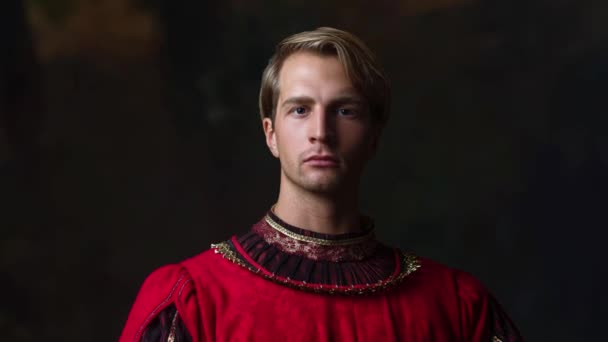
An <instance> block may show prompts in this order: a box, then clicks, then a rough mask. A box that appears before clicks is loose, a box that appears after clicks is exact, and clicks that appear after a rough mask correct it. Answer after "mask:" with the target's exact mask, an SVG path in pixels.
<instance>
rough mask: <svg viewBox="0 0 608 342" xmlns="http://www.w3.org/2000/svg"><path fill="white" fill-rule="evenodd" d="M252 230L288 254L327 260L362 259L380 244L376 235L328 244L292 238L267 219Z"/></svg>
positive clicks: (368, 255)
mask: <svg viewBox="0 0 608 342" xmlns="http://www.w3.org/2000/svg"><path fill="white" fill-rule="evenodd" d="M252 230H253V231H254V232H255V233H256V234H258V235H259V236H261V237H262V238H263V239H264V240H265V241H266V242H267V243H269V244H271V245H273V246H275V247H277V248H278V249H280V250H281V251H283V252H285V253H288V254H296V255H303V256H306V258H308V259H311V260H326V261H332V262H344V261H360V260H364V259H366V258H368V257H370V256H371V255H372V254H373V253H374V251H375V250H376V247H377V245H378V243H377V241H376V240H375V239H374V236H373V235H371V236H370V238H369V239H367V240H365V241H363V242H362V243H357V244H350V245H341V246H326V245H320V244H317V243H309V242H304V241H298V240H296V239H292V238H290V237H289V236H287V235H284V234H283V233H281V232H279V231H278V230H276V229H274V228H273V227H271V226H270V224H269V223H268V222H266V221H263V222H262V224H257V225H255V226H254V227H253V228H252Z"/></svg>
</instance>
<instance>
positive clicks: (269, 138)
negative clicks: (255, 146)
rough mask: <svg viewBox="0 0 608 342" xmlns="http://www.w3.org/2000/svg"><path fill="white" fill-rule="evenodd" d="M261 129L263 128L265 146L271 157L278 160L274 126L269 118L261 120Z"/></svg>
mask: <svg viewBox="0 0 608 342" xmlns="http://www.w3.org/2000/svg"><path fill="white" fill-rule="evenodd" d="M262 127H263V128H264V136H265V137H266V146H268V149H269V150H270V153H272V155H273V156H275V157H276V158H279V149H278V148H277V137H276V134H275V131H274V125H273V124H272V119H271V118H264V119H263V120H262Z"/></svg>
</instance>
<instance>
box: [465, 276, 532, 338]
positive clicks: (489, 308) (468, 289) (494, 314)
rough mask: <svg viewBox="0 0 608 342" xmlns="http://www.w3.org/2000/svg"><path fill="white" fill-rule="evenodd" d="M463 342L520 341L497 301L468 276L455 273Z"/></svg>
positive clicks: (516, 331) (479, 283)
mask: <svg viewBox="0 0 608 342" xmlns="http://www.w3.org/2000/svg"><path fill="white" fill-rule="evenodd" d="M456 284H457V287H458V295H459V298H460V317H461V322H460V323H461V331H462V335H463V336H462V340H463V341H473V342H523V338H522V337H521V335H520V333H519V331H518V330H517V327H516V326H515V324H513V322H512V321H511V319H510V318H509V316H508V315H507V313H506V312H505V311H504V310H503V309H502V307H501V306H500V304H499V303H498V301H497V300H496V299H495V298H494V296H492V294H490V293H489V292H488V290H487V289H486V288H485V287H484V286H483V285H482V284H481V282H479V281H478V280H477V279H475V278H474V277H473V276H471V275H470V274H468V273H465V272H457V273H456Z"/></svg>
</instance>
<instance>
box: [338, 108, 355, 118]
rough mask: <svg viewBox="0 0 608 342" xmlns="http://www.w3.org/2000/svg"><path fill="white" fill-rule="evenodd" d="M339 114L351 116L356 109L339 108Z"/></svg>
mask: <svg viewBox="0 0 608 342" xmlns="http://www.w3.org/2000/svg"><path fill="white" fill-rule="evenodd" d="M338 114H340V115H344V116H349V115H353V114H355V111H354V110H352V109H350V108H338Z"/></svg>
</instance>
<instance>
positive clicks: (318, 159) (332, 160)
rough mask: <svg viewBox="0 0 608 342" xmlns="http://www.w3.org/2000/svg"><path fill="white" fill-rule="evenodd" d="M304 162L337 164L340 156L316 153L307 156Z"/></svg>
mask: <svg viewBox="0 0 608 342" xmlns="http://www.w3.org/2000/svg"><path fill="white" fill-rule="evenodd" d="M304 163H306V164H309V165H313V166H337V165H338V158H336V157H333V156H327V155H325V156H322V155H314V156H310V157H308V158H306V159H305V160H304Z"/></svg>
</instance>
